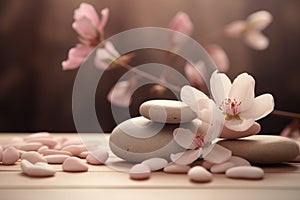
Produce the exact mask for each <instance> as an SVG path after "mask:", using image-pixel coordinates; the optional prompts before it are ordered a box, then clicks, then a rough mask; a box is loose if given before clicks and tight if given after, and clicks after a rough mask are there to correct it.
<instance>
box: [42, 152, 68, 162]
mask: <svg viewBox="0 0 300 200" xmlns="http://www.w3.org/2000/svg"><path fill="white" fill-rule="evenodd" d="M69 157H70V156H68V155H62V154H61V155H59V154H53V155H47V156H44V158H45V159H46V161H47V163H49V164H62V163H63V162H64V161H65V160H66V159H67V158H69Z"/></svg>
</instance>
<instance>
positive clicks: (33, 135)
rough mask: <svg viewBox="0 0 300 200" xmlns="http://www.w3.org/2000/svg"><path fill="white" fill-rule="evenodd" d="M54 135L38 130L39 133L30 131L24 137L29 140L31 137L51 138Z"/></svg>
mask: <svg viewBox="0 0 300 200" xmlns="http://www.w3.org/2000/svg"><path fill="white" fill-rule="evenodd" d="M53 137H54V136H53V135H51V134H50V133H48V132H39V133H32V134H30V135H28V136H26V137H24V140H25V141H28V140H31V139H46V138H48V139H49V138H53Z"/></svg>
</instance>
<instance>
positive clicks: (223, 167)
mask: <svg viewBox="0 0 300 200" xmlns="http://www.w3.org/2000/svg"><path fill="white" fill-rule="evenodd" d="M232 167H234V164H233V163H231V162H229V161H227V162H224V163H219V164H215V165H213V166H212V167H211V168H210V171H211V173H214V174H220V173H225V172H226V171H227V170H228V169H230V168H232Z"/></svg>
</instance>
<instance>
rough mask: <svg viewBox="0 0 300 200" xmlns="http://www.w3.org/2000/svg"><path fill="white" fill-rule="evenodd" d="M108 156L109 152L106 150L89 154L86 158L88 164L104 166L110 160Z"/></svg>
mask: <svg viewBox="0 0 300 200" xmlns="http://www.w3.org/2000/svg"><path fill="white" fill-rule="evenodd" d="M108 156H109V155H108V152H107V151H105V150H104V149H97V150H94V151H91V152H89V154H88V155H87V157H86V161H87V163H89V164H92V165H103V164H105V162H106V160H107V159H108Z"/></svg>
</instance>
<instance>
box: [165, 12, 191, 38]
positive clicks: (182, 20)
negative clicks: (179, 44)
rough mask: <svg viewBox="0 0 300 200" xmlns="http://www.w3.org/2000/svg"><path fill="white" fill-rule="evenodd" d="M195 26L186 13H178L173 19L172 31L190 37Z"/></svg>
mask: <svg viewBox="0 0 300 200" xmlns="http://www.w3.org/2000/svg"><path fill="white" fill-rule="evenodd" d="M193 28H194V25H193V23H192V22H191V19H190V17H189V16H188V15H187V14H186V13H184V12H178V13H177V14H176V15H175V17H174V18H173V19H172V21H171V24H170V29H171V30H174V31H178V32H181V33H183V34H186V35H190V34H191V33H192V31H193Z"/></svg>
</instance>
